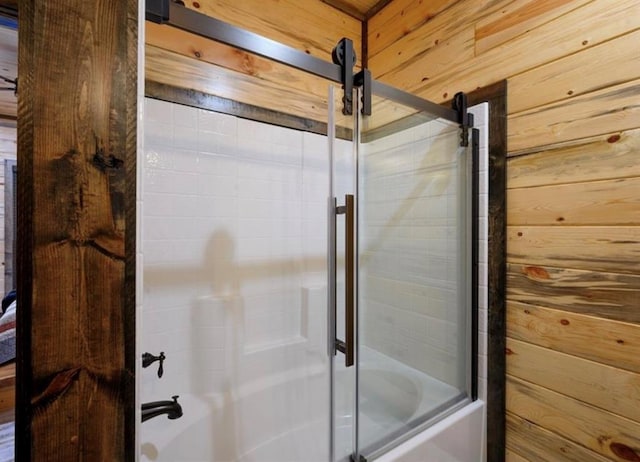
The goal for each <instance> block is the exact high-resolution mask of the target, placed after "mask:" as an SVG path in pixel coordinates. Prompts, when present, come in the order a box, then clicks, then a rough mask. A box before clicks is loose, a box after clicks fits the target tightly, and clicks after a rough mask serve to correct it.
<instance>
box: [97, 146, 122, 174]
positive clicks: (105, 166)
mask: <svg viewBox="0 0 640 462" xmlns="http://www.w3.org/2000/svg"><path fill="white" fill-rule="evenodd" d="M93 165H94V166H95V167H97V168H98V169H99V170H101V171H103V172H104V171H105V170H117V169H119V168H121V167H122V166H123V165H124V161H123V160H122V159H118V158H117V157H116V156H114V155H113V154H109V155H107V154H106V153H105V152H104V148H98V150H97V151H96V153H95V154H94V155H93Z"/></svg>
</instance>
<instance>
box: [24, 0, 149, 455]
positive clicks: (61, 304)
mask: <svg viewBox="0 0 640 462" xmlns="http://www.w3.org/2000/svg"><path fill="white" fill-rule="evenodd" d="M19 30H20V33H19V82H20V88H19V97H18V166H19V171H20V174H19V177H18V219H17V228H18V233H17V234H18V239H17V253H18V255H17V277H18V288H17V289H18V305H19V307H18V329H19V330H18V345H19V347H18V358H17V396H16V398H17V415H16V452H17V457H18V460H19V461H20V462H28V461H63V462H71V461H80V460H93V461H107V460H109V461H121V460H122V461H124V460H134V454H135V447H134V446H135V444H134V441H135V406H134V403H135V313H136V310H135V255H136V249H135V242H136V241H135V236H136V115H137V109H136V102H137V30H138V2H137V0H108V1H107V0H95V1H88V2H87V1H80V0H56V1H55V2H54V1H49V0H24V1H21V2H20V18H19Z"/></svg>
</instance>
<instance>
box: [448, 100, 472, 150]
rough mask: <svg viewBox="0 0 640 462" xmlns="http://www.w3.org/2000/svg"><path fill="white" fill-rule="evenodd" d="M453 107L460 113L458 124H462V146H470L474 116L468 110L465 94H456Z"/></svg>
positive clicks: (452, 102) (452, 103)
mask: <svg viewBox="0 0 640 462" xmlns="http://www.w3.org/2000/svg"><path fill="white" fill-rule="evenodd" d="M451 107H452V108H453V110H454V111H456V112H457V113H458V123H459V124H460V129H461V133H460V146H462V147H467V146H469V129H470V128H473V114H469V111H468V109H467V95H465V94H464V93H463V92H460V93H456V95H455V96H454V97H453V100H452V101H451Z"/></svg>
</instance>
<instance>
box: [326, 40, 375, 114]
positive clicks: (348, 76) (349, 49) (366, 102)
mask: <svg viewBox="0 0 640 462" xmlns="http://www.w3.org/2000/svg"><path fill="white" fill-rule="evenodd" d="M331 58H332V59H333V63H334V64H337V65H338V66H340V69H341V71H340V77H341V83H342V89H343V90H344V95H343V97H342V113H343V114H344V115H352V114H353V88H354V87H362V114H363V115H371V72H370V71H369V70H368V69H362V70H361V71H360V72H358V73H357V74H354V73H353V68H354V66H355V65H356V61H357V58H356V53H355V51H354V50H353V42H352V41H351V40H349V39H348V38H342V39H341V40H340V41H339V42H338V44H337V45H336V46H335V48H334V49H333V51H332V52H331Z"/></svg>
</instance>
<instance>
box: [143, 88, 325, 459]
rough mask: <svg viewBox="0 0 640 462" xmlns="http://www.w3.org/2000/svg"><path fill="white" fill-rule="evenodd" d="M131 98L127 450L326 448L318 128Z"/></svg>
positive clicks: (155, 453)
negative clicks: (137, 370) (136, 142)
mask: <svg viewBox="0 0 640 462" xmlns="http://www.w3.org/2000/svg"><path fill="white" fill-rule="evenodd" d="M323 85H325V84H324V83H323ZM325 88H326V86H325ZM145 104H146V110H145V117H146V120H145V130H146V134H145V144H146V146H145V159H144V163H143V165H142V169H143V174H144V177H145V181H144V185H143V200H144V210H143V213H144V215H143V222H144V230H143V232H144V238H143V252H144V303H145V305H144V312H143V316H144V322H143V323H142V326H141V332H140V345H141V348H143V351H149V352H152V353H156V354H157V353H159V352H160V351H163V352H165V354H166V358H167V359H166V361H165V364H164V375H163V377H162V379H161V380H160V379H158V377H157V375H156V374H155V373H154V371H152V370H151V369H150V370H149V372H147V371H146V370H145V371H144V372H145V373H144V374H142V379H141V387H140V388H141V399H142V401H143V402H151V401H156V400H163V399H168V398H170V397H171V396H173V395H179V402H180V404H181V405H182V408H183V416H182V417H181V418H180V420H178V421H176V422H175V423H174V421H169V423H167V422H168V421H167V420H166V419H160V418H157V419H151V420H149V421H148V422H145V424H144V425H143V426H142V427H141V437H140V441H141V460H155V461H158V462H160V461H166V462H176V461H179V460H202V461H205V460H207V461H209V460H211V461H213V460H215V461H224V462H234V461H260V462H282V461H283V460H290V461H302V460H308V461H318V462H326V461H328V460H330V431H331V422H330V407H329V403H330V396H331V394H330V392H331V387H330V383H331V382H330V378H331V377H330V367H331V361H330V358H329V355H328V354H327V336H328V329H327V278H328V276H327V242H328V236H327V213H326V204H327V198H328V197H329V195H330V191H329V177H330V163H329V156H328V153H327V151H328V142H327V136H326V135H325V134H315V133H310V132H306V131H301V130H295V129H291V128H285V127H282V126H277V125H275V124H276V123H278V119H277V117H275V116H273V115H272V116H271V119H270V120H273V123H272V124H267V123H264V122H259V121H255V120H249V119H244V118H239V117H235V116H232V115H228V114H221V113H216V112H211V111H206V110H202V109H197V108H192V107H187V106H182V105H178V104H173V103H168V102H161V101H158V100H153V99H147V100H146V103H145ZM327 119H328V116H327ZM327 119H325V121H326V120H327ZM314 123H315V124H316V126H317V121H314Z"/></svg>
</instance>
